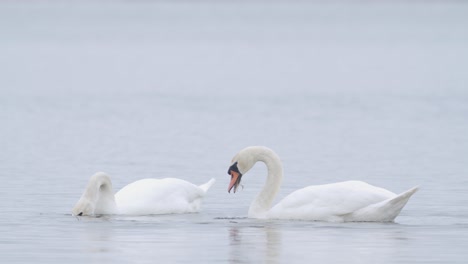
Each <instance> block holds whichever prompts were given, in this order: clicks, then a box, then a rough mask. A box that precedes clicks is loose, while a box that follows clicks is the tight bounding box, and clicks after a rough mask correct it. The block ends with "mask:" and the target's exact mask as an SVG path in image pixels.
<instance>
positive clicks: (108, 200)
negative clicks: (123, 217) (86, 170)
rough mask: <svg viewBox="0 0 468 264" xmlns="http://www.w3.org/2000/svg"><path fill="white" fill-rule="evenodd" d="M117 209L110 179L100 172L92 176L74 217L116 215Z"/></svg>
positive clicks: (74, 211)
mask: <svg viewBox="0 0 468 264" xmlns="http://www.w3.org/2000/svg"><path fill="white" fill-rule="evenodd" d="M116 212H117V207H116V204H115V199H114V190H113V188H112V182H111V179H110V177H109V176H108V175H107V174H105V173H103V172H98V173H96V174H94V175H93V176H91V178H90V179H89V182H88V185H87V186H86V189H85V191H84V192H83V194H82V195H81V198H80V199H79V200H78V202H77V203H76V205H75V207H74V208H73V210H72V213H73V215H96V214H114V213H116Z"/></svg>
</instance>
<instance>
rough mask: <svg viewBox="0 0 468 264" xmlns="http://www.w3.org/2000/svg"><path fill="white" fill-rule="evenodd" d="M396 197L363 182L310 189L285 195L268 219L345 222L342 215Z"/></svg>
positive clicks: (311, 187) (316, 186) (341, 183)
mask: <svg viewBox="0 0 468 264" xmlns="http://www.w3.org/2000/svg"><path fill="white" fill-rule="evenodd" d="M395 196H396V194H394V193H393V192H390V191H388V190H385V189H383V188H379V187H375V186H372V185H370V184H367V183H365V182H361V181H346V182H340V183H333V184H325V185H314V186H308V187H305V188H303V189H299V190H297V191H295V192H293V193H291V194H290V195H288V196H286V197H285V198H284V199H283V200H281V201H280V202H279V203H278V204H277V205H276V206H274V207H273V208H272V209H271V210H270V211H269V213H268V217H269V218H279V219H304V220H319V221H343V215H346V214H349V213H352V212H354V211H356V210H359V209H361V208H364V207H366V206H369V205H371V204H375V203H379V202H382V201H384V200H386V199H390V198H392V197H395Z"/></svg>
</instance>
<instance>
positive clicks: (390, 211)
mask: <svg viewBox="0 0 468 264" xmlns="http://www.w3.org/2000/svg"><path fill="white" fill-rule="evenodd" d="M418 189H419V187H418V186H416V187H413V188H411V189H409V190H407V191H406V192H403V193H401V194H399V195H397V196H395V197H392V198H390V199H387V200H384V201H382V202H380V203H376V204H371V205H369V206H366V207H364V208H361V209H359V210H357V211H355V212H352V213H349V214H346V215H344V216H343V218H344V220H345V221H353V222H393V221H394V220H395V218H396V217H397V216H398V215H399V214H400V212H401V210H402V209H403V207H404V206H405V205H406V203H407V202H408V200H409V199H410V198H411V196H412V195H413V194H414V193H415V192H416V191H417V190H418Z"/></svg>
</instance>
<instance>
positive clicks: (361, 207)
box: [228, 146, 418, 222]
mask: <svg viewBox="0 0 468 264" xmlns="http://www.w3.org/2000/svg"><path fill="white" fill-rule="evenodd" d="M257 162H263V163H265V164H266V166H267V170H268V177H267V179H266V182H265V185H264V186H263V189H262V190H261V191H260V193H259V194H258V195H257V197H256V198H255V199H254V201H253V202H252V203H251V205H250V208H249V213H248V216H249V217H250V218H267V219H298V220H314V221H330V222H392V221H394V219H395V218H396V217H397V216H398V214H399V213H400V211H401V209H403V207H404V206H405V204H406V203H407V202H408V200H409V198H410V197H411V195H413V194H414V193H415V192H416V191H417V190H418V188H417V187H414V188H412V189H409V190H408V191H406V192H403V193H401V194H398V195H397V194H395V193H393V192H390V191H388V190H385V189H383V188H379V187H375V186H372V185H370V184H367V183H365V182H361V181H345V182H338V183H331V184H325V185H312V186H308V187H305V188H302V189H299V190H296V191H294V192H293V193H291V194H289V195H288V196H286V197H285V198H284V199H283V200H281V201H280V202H279V203H278V204H276V205H275V206H272V203H273V200H274V198H275V196H276V194H277V193H278V191H279V188H280V185H281V182H282V179H283V167H282V164H281V161H280V158H279V157H278V155H276V153H275V152H273V151H272V150H271V149H269V148H266V147H259V146H254V147H247V148H245V149H243V150H241V151H240V152H239V153H237V154H236V155H235V156H234V158H233V159H232V162H231V166H230V167H229V170H228V174H229V175H231V182H230V183H229V187H228V192H230V191H231V190H232V189H234V192H236V190H237V188H238V186H239V184H240V182H241V178H242V176H243V175H244V174H245V173H247V172H248V171H249V170H250V169H251V168H252V167H253V166H254V165H255V163H257Z"/></svg>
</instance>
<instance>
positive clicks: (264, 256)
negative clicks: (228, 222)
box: [229, 225, 281, 263]
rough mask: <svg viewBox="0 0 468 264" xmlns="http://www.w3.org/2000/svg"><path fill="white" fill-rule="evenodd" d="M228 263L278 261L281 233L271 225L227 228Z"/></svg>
mask: <svg viewBox="0 0 468 264" xmlns="http://www.w3.org/2000/svg"><path fill="white" fill-rule="evenodd" d="M229 241H230V243H229V263H280V256H281V234H280V230H278V229H277V228H276V227H272V226H268V225H266V226H249V227H239V226H233V227H231V228H229Z"/></svg>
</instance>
